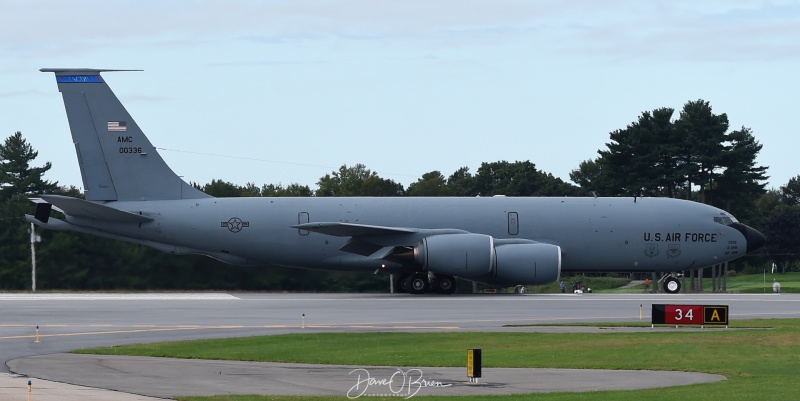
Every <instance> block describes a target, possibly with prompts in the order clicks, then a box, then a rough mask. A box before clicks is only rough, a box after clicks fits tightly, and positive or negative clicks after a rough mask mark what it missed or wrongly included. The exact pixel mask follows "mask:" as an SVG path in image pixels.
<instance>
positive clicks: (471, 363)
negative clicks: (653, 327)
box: [467, 348, 481, 383]
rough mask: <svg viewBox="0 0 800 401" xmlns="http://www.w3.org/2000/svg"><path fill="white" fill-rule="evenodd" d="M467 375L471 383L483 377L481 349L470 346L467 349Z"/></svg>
mask: <svg viewBox="0 0 800 401" xmlns="http://www.w3.org/2000/svg"><path fill="white" fill-rule="evenodd" d="M467 377H469V382H470V383H477V382H478V378H480V377H481V349H480V348H470V349H468V350H467Z"/></svg>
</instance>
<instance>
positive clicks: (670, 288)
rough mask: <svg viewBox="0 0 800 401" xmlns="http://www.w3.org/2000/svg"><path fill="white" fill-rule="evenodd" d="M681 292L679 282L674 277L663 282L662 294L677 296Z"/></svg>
mask: <svg viewBox="0 0 800 401" xmlns="http://www.w3.org/2000/svg"><path fill="white" fill-rule="evenodd" d="M680 291H681V282H680V280H678V279H677V278H675V277H668V278H667V279H665V280H664V292H666V293H667V294H677V293H679V292H680Z"/></svg>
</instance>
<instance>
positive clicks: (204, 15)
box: [0, 0, 800, 189]
mask: <svg viewBox="0 0 800 401" xmlns="http://www.w3.org/2000/svg"><path fill="white" fill-rule="evenodd" d="M0 6H2V10H3V23H2V24H0V73H2V75H3V76H4V77H5V78H4V79H3V82H2V84H0V139H2V138H7V137H8V136H10V135H12V134H13V133H14V132H16V131H21V132H22V134H23V137H24V138H25V139H26V140H27V141H28V142H29V143H30V144H31V145H32V146H33V147H34V149H36V150H37V151H38V152H39V157H38V158H37V159H36V160H35V161H34V163H33V164H34V165H36V166H40V165H42V164H44V163H45V162H48V161H49V162H52V164H53V167H52V169H51V170H50V171H48V173H47V174H46V175H45V178H46V179H49V180H51V181H58V183H59V184H60V185H66V186H69V185H74V186H76V187H79V188H80V187H81V186H82V184H81V178H80V171H79V168H78V163H77V157H76V155H75V152H74V147H73V145H72V140H71V138H70V135H69V126H68V124H67V119H66V115H65V113H64V106H63V103H62V101H61V96H60V94H59V93H58V90H57V88H56V83H55V79H54V77H53V74H52V73H41V72H39V69H40V68H43V67H46V68H58V67H88V68H109V69H141V70H143V71H142V72H108V73H104V74H103V75H104V78H105V79H106V81H107V82H108V83H109V85H110V86H111V88H112V90H114V92H115V93H116V95H117V97H119V98H120V100H121V101H122V102H123V104H124V105H125V106H126V108H127V109H128V111H129V113H130V114H131V115H132V117H133V118H134V119H135V120H136V122H137V123H138V124H139V126H140V127H141V128H142V129H143V130H144V132H145V134H146V135H147V136H148V137H149V139H150V141H151V142H152V143H153V144H154V145H155V146H156V147H157V148H159V149H160V150H159V152H160V153H161V155H162V157H163V158H164V159H165V160H166V162H167V163H168V164H169V165H170V166H171V167H172V169H173V170H174V171H175V172H176V173H177V174H178V175H181V176H183V177H184V179H185V180H186V181H189V182H197V183H200V184H201V185H202V184H205V183H208V182H211V180H212V179H221V180H224V181H228V182H232V183H234V184H237V185H244V184H246V183H248V182H251V183H255V184H256V185H258V186H260V185H262V184H281V185H284V186H286V185H289V184H293V183H298V184H301V185H308V186H309V187H310V188H312V189H315V188H316V187H317V186H316V183H317V181H318V180H319V179H320V177H323V176H324V175H326V174H330V173H331V172H332V171H334V170H338V168H339V167H340V166H342V165H347V166H353V165H355V164H357V163H361V164H364V165H365V166H366V167H367V168H368V169H370V170H372V171H374V172H376V173H377V174H378V175H379V176H381V177H382V178H388V179H392V180H394V181H396V182H398V183H401V184H403V186H404V187H406V188H407V187H408V185H409V184H411V183H413V182H415V181H417V180H418V179H419V178H420V177H421V176H422V175H423V174H425V173H427V172H431V171H434V170H436V171H440V172H441V173H442V174H444V175H445V176H449V175H450V174H452V173H453V172H455V171H456V170H457V169H459V168H461V167H468V168H469V169H470V171H472V172H476V171H477V169H478V168H479V167H480V164H481V163H482V162H495V161H501V160H505V161H510V162H513V161H526V160H528V161H531V162H532V163H534V164H535V165H536V166H537V168H538V169H540V170H542V171H544V172H546V173H551V174H553V175H554V176H556V177H559V178H561V179H563V180H565V181H569V173H570V171H572V170H574V169H576V168H577V167H578V165H579V163H580V162H581V161H583V160H589V159H594V158H596V157H597V151H598V150H600V149H605V147H606V143H607V142H608V141H609V133H610V132H612V131H614V130H617V129H622V128H625V127H626V126H627V125H628V124H630V123H631V122H634V121H636V120H637V118H638V116H639V115H640V114H641V113H642V112H643V111H649V110H653V109H656V108H660V107H671V108H674V109H675V110H676V113H675V117H676V118H677V116H678V111H679V110H680V109H681V108H682V107H683V105H684V104H685V103H686V102H688V101H693V100H697V99H703V100H706V101H708V102H710V104H711V106H712V108H713V111H714V112H715V113H717V114H721V113H726V114H727V116H728V118H729V121H730V129H731V130H734V129H739V128H741V127H748V128H750V129H752V132H753V135H754V136H755V138H756V139H757V140H758V141H759V142H760V143H761V144H762V145H763V149H762V150H761V153H760V156H759V158H758V160H757V163H758V164H759V165H762V166H769V170H768V175H769V176H770V179H769V181H768V185H767V187H768V188H776V189H777V188H779V187H780V186H782V185H785V184H786V183H787V182H788V180H789V179H790V178H792V177H794V176H797V175H799V174H800V164H798V162H797V161H796V160H797V153H798V149H799V148H800V147H799V146H798V145H800V135H798V133H797V123H796V120H795V117H796V116H797V114H798V106H800V101H798V94H800V1H778V0H776V1H757V0H753V1H749V0H725V1H717V0H709V1H702V2H700V1H694V0H693V1H681V0H670V1H660V0H655V1H641V0H605V1H596V0H573V1H559V0H552V1H550V0H539V1H520V0H491V1H489V0H486V1H478V0H438V1H431V0H427V1H419V0H402V1H373V0H281V1H256V0H226V1H224V2H223V1H203V0H194V1H190V0H184V1H177V0H130V1H128V0H117V1H107V0H102V1H100V0H82V1H80V2H72V3H64V2H63V1H55V0H26V1H11V0H0Z"/></svg>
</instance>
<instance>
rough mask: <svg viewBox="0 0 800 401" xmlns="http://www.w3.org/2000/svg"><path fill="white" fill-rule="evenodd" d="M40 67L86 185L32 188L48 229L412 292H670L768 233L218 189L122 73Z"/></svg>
mask: <svg viewBox="0 0 800 401" xmlns="http://www.w3.org/2000/svg"><path fill="white" fill-rule="evenodd" d="M41 71H42V72H51V73H55V78H56V83H57V85H58V89H59V91H60V92H61V94H62V96H63V99H64V105H65V108H66V112H67V119H68V121H69V126H70V130H71V132H72V140H73V142H74V144H75V150H76V152H77V155H78V163H79V166H80V169H81V175H82V177H83V187H84V199H78V198H71V197H66V196H59V195H48V194H43V195H40V196H39V198H38V203H37V207H36V212H35V214H34V215H33V216H31V215H28V216H26V218H27V220H28V221H30V222H32V223H35V224H37V225H39V226H41V227H44V228H47V229H53V230H68V231H75V232H80V233H86V234H93V235H98V236H102V237H107V238H112V239H116V240H121V241H127V242H131V243H134V244H140V245H145V246H149V247H152V248H156V249H160V250H162V251H165V252H169V253H173V254H177V255H181V254H202V255H207V256H210V257H212V258H216V259H219V260H221V261H223V262H226V263H230V264H238V265H265V266H266V265H280V266H291V267H299V268H312V269H326V270H351V271H365V272H376V273H378V272H385V273H392V274H393V277H394V280H395V285H396V288H398V289H399V290H401V291H407V292H411V293H425V292H438V293H452V292H454V291H455V289H456V278H463V279H467V280H471V281H476V282H482V283H488V284H495V285H535V284H546V283H552V282H554V281H557V280H558V279H559V277H560V275H561V274H562V272H573V271H581V272H595V271H613V272H619V271H629V272H665V273H669V275H668V276H667V279H666V280H665V281H664V288H665V289H666V290H667V291H668V292H677V291H679V290H680V282H679V281H678V279H677V278H676V274H675V272H680V271H684V270H688V269H693V268H700V267H705V266H711V265H714V264H718V263H723V262H727V261H730V260H733V259H736V258H739V257H741V256H743V255H744V254H745V253H746V252H749V251H752V250H754V249H758V248H760V247H761V246H762V245H763V244H764V242H765V238H764V236H763V235H762V234H761V233H759V232H758V231H756V230H754V229H753V228H750V227H748V226H746V225H744V224H741V223H739V222H738V221H737V220H736V218H734V216H732V215H730V214H728V213H727V212H725V211H723V210H720V209H717V208H715V207H711V206H708V205H704V204H700V203H695V202H691V201H686V200H678V199H666V198H641V197H640V198H602V197H585V198H572V197H563V198H559V197H536V198H528V197H503V196H497V197H474V198H471V197H470V198H465V197H440V198H417V197H396V198H382V197H347V198H328V197H308V198H280V197H277V198H276V197H260V198H215V197H211V196H209V195H207V194H205V193H203V192H201V191H199V190H197V189H196V188H194V187H192V186H191V185H189V184H187V183H186V182H185V181H183V180H182V179H181V178H180V177H179V176H178V175H176V174H175V173H174V172H173V171H172V170H171V169H170V168H169V167H168V166H167V164H166V163H165V162H164V160H163V159H162V158H161V156H160V155H159V153H158V152H157V150H156V148H155V147H154V146H153V145H152V143H151V142H150V140H148V138H147V137H146V136H145V135H144V133H143V132H142V130H141V129H140V128H139V126H138V125H137V124H136V122H135V121H134V120H133V118H131V116H130V114H128V112H127V111H126V110H125V108H124V106H123V105H122V103H121V102H120V101H119V100H118V99H117V97H116V96H115V95H114V93H113V92H112V91H111V88H110V87H109V86H108V85H107V84H106V82H105V80H104V78H103V77H102V75H101V73H103V72H109V71H121V70H107V69H88V68H43V69H41ZM51 209H54V210H56V211H58V212H61V213H63V215H64V219H63V220H62V219H59V218H55V217H52V218H51V217H50V214H51V213H50V211H51Z"/></svg>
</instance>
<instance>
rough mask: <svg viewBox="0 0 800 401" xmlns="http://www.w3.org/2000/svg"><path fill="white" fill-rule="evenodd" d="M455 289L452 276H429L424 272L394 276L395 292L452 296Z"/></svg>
mask: <svg viewBox="0 0 800 401" xmlns="http://www.w3.org/2000/svg"><path fill="white" fill-rule="evenodd" d="M456 289H457V286H456V278H455V277H453V276H447V275H429V274H428V273H424V272H421V273H413V274H398V275H395V276H394V290H395V292H409V293H411V294H425V293H431V292H433V293H438V294H452V293H454V292H456Z"/></svg>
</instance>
